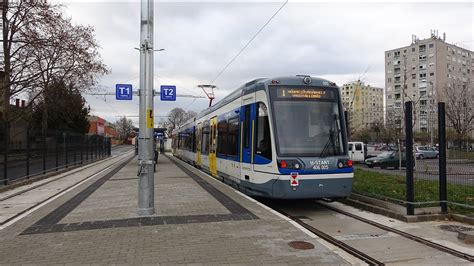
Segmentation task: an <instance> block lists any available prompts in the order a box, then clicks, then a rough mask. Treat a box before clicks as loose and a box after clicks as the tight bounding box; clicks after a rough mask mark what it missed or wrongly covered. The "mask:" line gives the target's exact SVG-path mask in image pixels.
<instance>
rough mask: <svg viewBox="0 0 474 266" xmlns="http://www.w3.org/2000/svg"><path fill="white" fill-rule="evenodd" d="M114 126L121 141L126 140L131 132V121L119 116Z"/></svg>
mask: <svg viewBox="0 0 474 266" xmlns="http://www.w3.org/2000/svg"><path fill="white" fill-rule="evenodd" d="M115 127H116V129H117V133H118V135H119V139H120V140H121V141H126V140H127V138H128V137H129V136H130V135H131V133H132V132H133V121H132V120H131V119H129V118H127V117H125V116H124V117H121V118H120V119H119V120H118V121H117V122H115Z"/></svg>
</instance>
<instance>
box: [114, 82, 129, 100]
mask: <svg viewBox="0 0 474 266" xmlns="http://www.w3.org/2000/svg"><path fill="white" fill-rule="evenodd" d="M132 94H133V93H132V85H131V84H117V85H115V99H117V100H131V99H132Z"/></svg>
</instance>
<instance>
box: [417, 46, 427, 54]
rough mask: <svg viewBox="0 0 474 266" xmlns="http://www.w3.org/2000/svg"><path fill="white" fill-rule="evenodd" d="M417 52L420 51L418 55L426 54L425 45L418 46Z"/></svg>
mask: <svg viewBox="0 0 474 266" xmlns="http://www.w3.org/2000/svg"><path fill="white" fill-rule="evenodd" d="M419 51H420V53H423V52H426V45H425V44H423V45H420V46H419Z"/></svg>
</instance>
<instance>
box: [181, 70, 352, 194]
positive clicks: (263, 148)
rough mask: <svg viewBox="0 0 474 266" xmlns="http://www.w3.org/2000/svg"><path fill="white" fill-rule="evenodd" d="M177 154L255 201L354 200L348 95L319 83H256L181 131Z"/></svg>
mask: <svg viewBox="0 0 474 266" xmlns="http://www.w3.org/2000/svg"><path fill="white" fill-rule="evenodd" d="M172 138H173V140H172V141H173V155H174V156H176V157H178V158H180V159H181V160H183V161H185V162H187V163H190V164H192V165H194V166H196V167H197V168H200V169H202V170H203V171H205V172H207V173H208V174H210V175H212V176H213V177H215V178H218V179H220V180H222V181H224V182H225V183H228V184H230V185H232V186H234V187H235V188H237V189H239V190H241V191H242V192H244V193H246V194H248V195H250V196H258V197H265V198H277V199H318V198H327V199H334V198H341V197H346V196H349V195H350V193H351V190H352V179H353V168H352V160H350V158H349V156H348V148H347V136H346V124H345V118H344V112H343V106H342V102H341V95H340V89H339V88H338V87H337V86H336V84H335V83H334V82H330V81H328V80H324V79H320V78H315V77H311V76H303V75H298V76H288V77H278V78H264V79H256V80H253V81H251V82H248V83H246V84H245V85H243V86H241V87H240V88H238V89H237V90H235V91H234V92H232V93H231V94H230V95H228V96H227V97H225V98H224V99H222V100H221V101H220V102H218V103H217V104H216V105H214V106H212V107H209V108H208V109H206V110H204V111H203V112H201V113H200V114H198V115H197V116H196V117H194V118H193V119H191V120H190V121H187V122H186V123H185V124H184V125H183V126H181V127H180V128H178V129H176V130H174V132H173V133H172Z"/></svg>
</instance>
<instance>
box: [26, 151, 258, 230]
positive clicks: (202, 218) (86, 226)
mask: <svg viewBox="0 0 474 266" xmlns="http://www.w3.org/2000/svg"><path fill="white" fill-rule="evenodd" d="M132 159H133V158H130V160H127V161H126V162H124V163H122V164H121V165H120V166H118V167H117V168H115V169H114V170H112V171H111V172H110V173H108V174H107V175H105V176H104V177H102V178H100V179H99V180H97V181H95V182H94V183H93V184H91V185H90V186H89V187H87V188H86V189H85V190H83V191H81V192H80V193H79V194H77V195H76V196H74V197H73V198H72V199H70V200H68V201H67V202H65V203H64V204H63V205H61V206H60V207H58V208H56V209H55V210H53V211H52V212H50V213H49V214H48V215H46V216H45V217H43V218H42V219H40V220H39V221H38V222H36V223H35V224H33V225H32V226H30V227H28V228H27V229H26V230H24V231H23V232H22V233H21V234H22V235H28V234H43V233H59V232H71V231H81V230H94V229H103V228H116V227H137V226H150V225H164V224H192V223H210V222H223V221H238V220H254V219H258V217H257V216H256V215H254V214H253V213H251V212H250V211H249V210H247V209H246V208H244V207H243V206H242V205H240V204H239V203H237V202H236V201H234V200H233V199H231V198H230V197H228V196H227V195H225V194H224V193H222V192H221V191H219V190H218V189H216V188H215V187H213V186H212V185H211V184H209V183H208V182H206V181H205V180H203V179H202V178H201V177H199V176H198V175H196V174H194V173H193V172H191V171H190V170H188V169H186V168H185V167H184V166H182V165H179V164H178V163H176V162H174V161H173V160H171V161H173V162H174V163H175V164H176V166H177V167H178V168H180V169H181V170H182V171H184V172H185V173H186V174H187V175H189V176H190V177H191V178H192V179H193V180H194V181H196V183H197V184H199V185H200V186H201V187H202V188H203V189H204V190H206V191H207V192H208V193H209V194H210V195H211V196H213V197H214V198H215V199H216V200H217V201H219V203H221V204H222V205H223V206H224V207H225V208H226V209H227V210H229V212H230V214H203V215H187V216H150V217H137V218H128V219H116V220H104V221H84V222H80V223H64V224H59V223H58V222H59V221H61V220H62V219H63V218H64V217H66V215H68V214H69V213H70V212H71V211H73V210H74V209H75V208H76V207H77V206H79V205H80V204H81V202H83V201H84V200H85V199H87V198H88V197H89V196H90V195H91V194H92V193H94V191H96V190H97V189H98V188H99V187H100V186H102V185H103V184H104V183H105V182H106V181H107V180H109V179H110V178H111V177H112V176H114V175H115V174H116V173H117V172H118V171H120V169H122V168H123V167H125V165H127V164H128V163H129V162H130V161H131V160H132Z"/></svg>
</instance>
